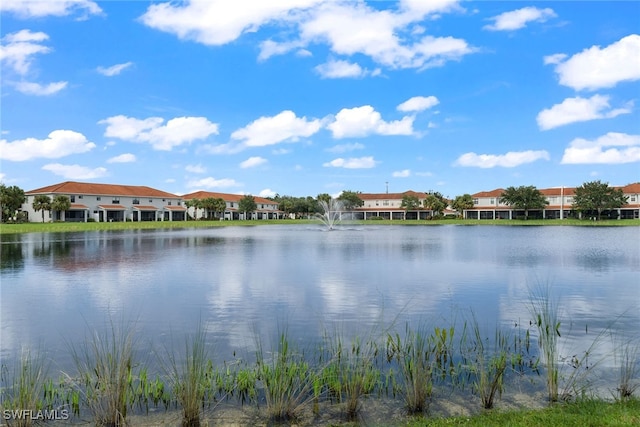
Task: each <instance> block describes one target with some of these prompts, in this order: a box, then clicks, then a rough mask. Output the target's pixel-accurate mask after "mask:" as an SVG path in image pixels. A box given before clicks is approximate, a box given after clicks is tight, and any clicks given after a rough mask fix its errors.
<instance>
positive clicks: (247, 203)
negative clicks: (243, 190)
mask: <svg viewBox="0 0 640 427" xmlns="http://www.w3.org/2000/svg"><path fill="white" fill-rule="evenodd" d="M256 209H258V205H257V204H256V200H255V198H254V197H253V196H252V195H250V194H247V195H246V196H244V197H243V198H242V199H240V201H239V202H238V212H244V218H245V219H246V218H250V217H251V213H253V212H255V210H256Z"/></svg>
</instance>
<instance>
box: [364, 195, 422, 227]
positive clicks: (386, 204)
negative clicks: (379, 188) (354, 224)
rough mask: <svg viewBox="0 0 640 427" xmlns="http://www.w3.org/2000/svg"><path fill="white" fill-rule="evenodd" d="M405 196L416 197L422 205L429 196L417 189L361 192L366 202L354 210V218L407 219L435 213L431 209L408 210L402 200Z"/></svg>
mask: <svg viewBox="0 0 640 427" xmlns="http://www.w3.org/2000/svg"><path fill="white" fill-rule="evenodd" d="M405 196H413V197H416V198H417V199H418V200H419V202H420V206H422V205H423V203H424V200H425V199H426V198H427V193H420V192H416V191H411V190H409V191H405V192H404V193H359V194H358V197H359V198H360V199H361V200H362V201H363V202H364V204H363V205H362V206H360V207H358V208H356V209H355V210H354V212H353V217H354V219H364V220H367V219H371V218H372V217H381V218H384V219H390V220H396V219H397V220H405V219H427V218H428V217H430V216H432V215H433V211H431V210H429V209H423V208H421V207H420V208H418V209H412V210H407V209H405V208H404V207H402V200H403V198H404V197H405Z"/></svg>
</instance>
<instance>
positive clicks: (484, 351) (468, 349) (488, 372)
mask: <svg viewBox="0 0 640 427" xmlns="http://www.w3.org/2000/svg"><path fill="white" fill-rule="evenodd" d="M469 322H470V324H471V327H470V328H471V336H470V337H469V338H468V342H466V343H465V345H463V348H462V353H463V354H462V357H463V359H464V360H465V366H466V367H467V369H468V371H469V373H470V374H471V378H472V380H471V381H472V387H473V391H474V392H475V393H477V394H478V396H479V397H480V401H481V402H482V407H483V408H484V409H491V408H493V405H494V400H495V398H496V395H497V396H501V395H502V391H503V385H504V374H505V371H506V369H507V362H508V359H509V337H508V336H507V334H505V333H504V332H503V331H502V330H501V329H500V327H498V326H496V330H495V335H494V339H493V348H488V345H487V344H485V343H488V342H489V339H488V337H486V336H484V335H483V333H482V331H481V328H480V324H479V323H478V319H477V318H476V316H475V313H473V312H472V313H471V318H470V319H469ZM466 330H467V322H465V325H464V328H463V333H462V335H463V336H465V337H466ZM465 341H467V340H466V339H463V342H465Z"/></svg>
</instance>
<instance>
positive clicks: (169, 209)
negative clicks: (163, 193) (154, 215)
mask: <svg viewBox="0 0 640 427" xmlns="http://www.w3.org/2000/svg"><path fill="white" fill-rule="evenodd" d="M164 208H165V209H166V210H168V211H186V210H187V208H185V207H184V206H165V207H164Z"/></svg>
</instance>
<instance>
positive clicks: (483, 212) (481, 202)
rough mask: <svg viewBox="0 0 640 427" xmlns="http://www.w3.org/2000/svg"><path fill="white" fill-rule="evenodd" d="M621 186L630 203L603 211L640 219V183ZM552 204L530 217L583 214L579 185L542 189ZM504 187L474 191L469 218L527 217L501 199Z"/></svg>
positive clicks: (625, 217) (534, 212) (529, 213)
mask: <svg viewBox="0 0 640 427" xmlns="http://www.w3.org/2000/svg"><path fill="white" fill-rule="evenodd" d="M613 188H620V189H622V192H623V194H624V195H625V196H627V204H626V205H624V206H622V207H621V208H620V209H614V210H611V211H605V212H603V214H604V215H606V216H608V217H611V218H621V219H633V218H636V219H637V218H640V183H635V184H629V185H625V186H623V187H613ZM539 191H540V192H541V193H542V194H543V195H544V196H545V198H546V199H547V202H549V204H548V205H547V206H546V207H545V208H544V209H542V210H531V211H529V212H528V216H529V218H542V219H564V218H570V217H576V218H578V217H581V215H582V213H580V212H577V211H575V210H574V209H573V198H574V196H575V188H573V187H554V188H544V189H540V190H539ZM503 192H504V189H502V188H498V189H495V190H492V191H481V192H479V193H475V194H472V195H471V197H472V198H473V204H474V206H473V208H471V209H467V210H465V211H464V217H465V218H466V219H516V218H520V217H523V216H524V211H522V210H516V209H513V208H511V207H510V206H509V205H506V204H504V203H503V202H502V200H501V199H500V196H501V195H502V193H503Z"/></svg>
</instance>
